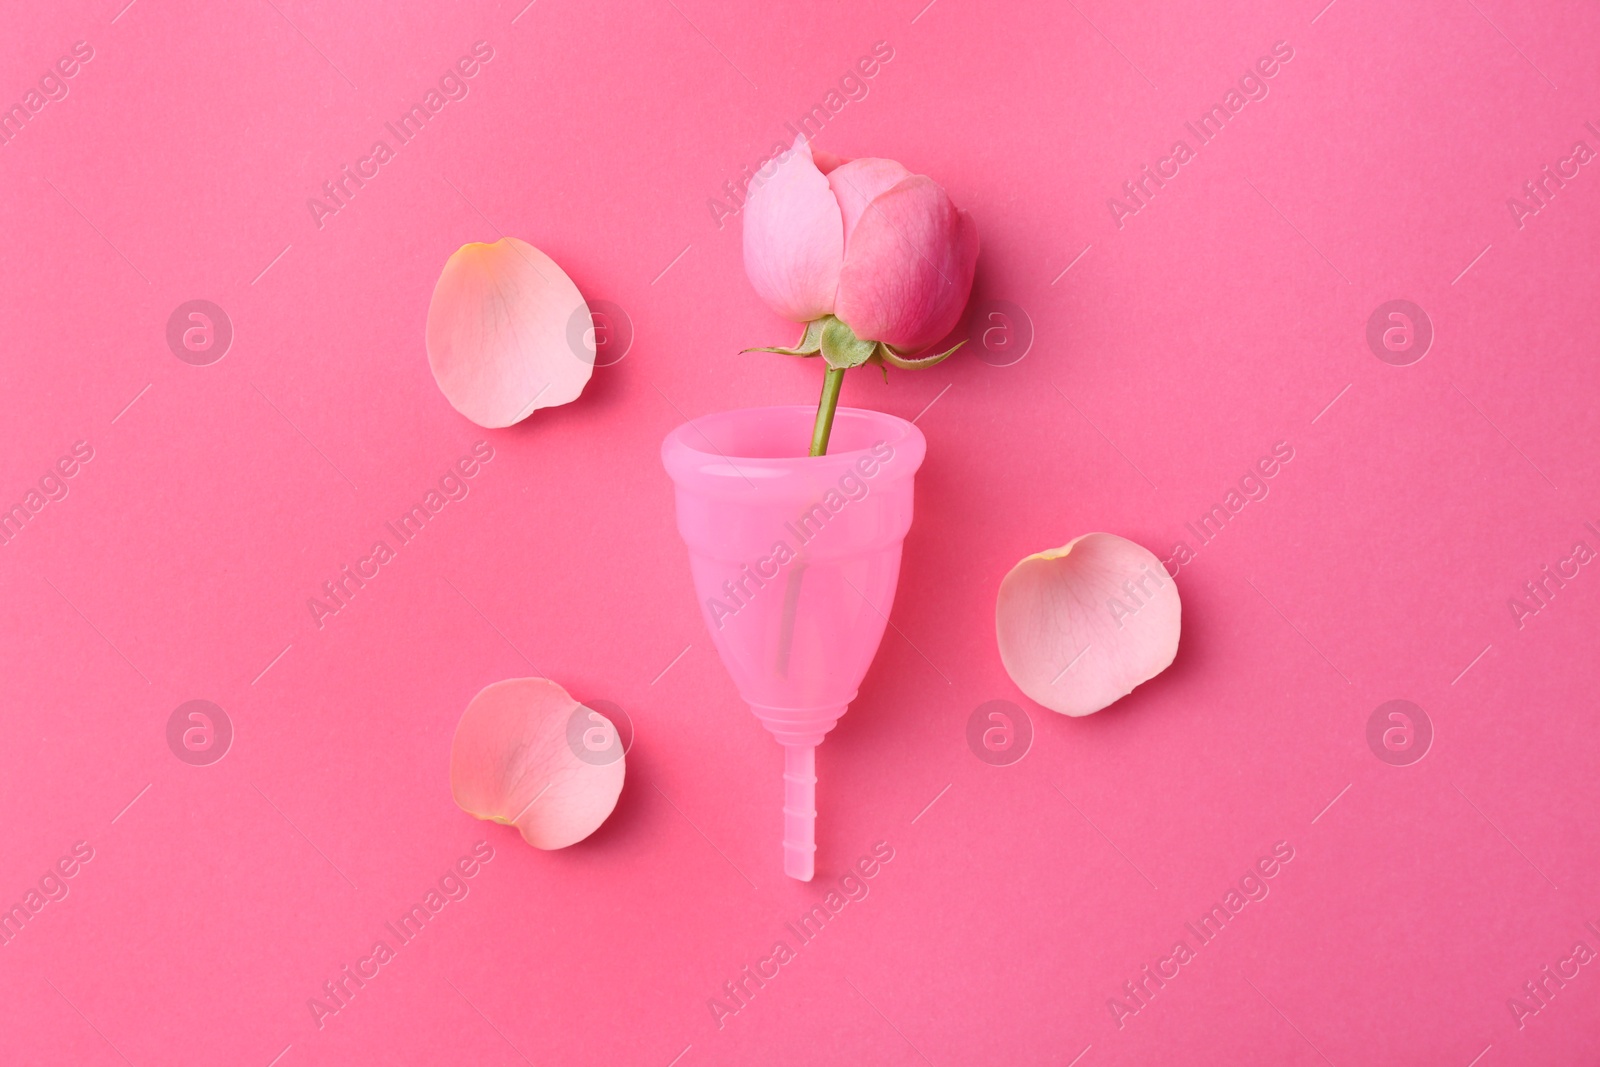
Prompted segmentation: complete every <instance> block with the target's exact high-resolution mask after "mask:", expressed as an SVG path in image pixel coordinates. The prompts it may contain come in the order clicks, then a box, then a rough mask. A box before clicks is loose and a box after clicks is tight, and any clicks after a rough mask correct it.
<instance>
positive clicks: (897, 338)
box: [744, 135, 978, 369]
mask: <svg viewBox="0 0 1600 1067" xmlns="http://www.w3.org/2000/svg"><path fill="white" fill-rule="evenodd" d="M773 166H775V168H776V169H775V173H773V174H772V176H771V177H769V178H766V180H765V181H762V182H761V184H759V185H757V186H754V187H753V188H752V189H751V192H750V196H749V199H748V201H747V202H746V204H745V206H744V265H745V272H746V273H747V274H748V275H749V276H750V283H751V284H752V285H753V286H755V290H756V292H757V293H758V294H759V295H760V297H761V299H763V300H764V301H766V303H767V304H768V306H770V307H771V308H772V310H774V311H776V312H777V313H778V314H779V315H782V316H783V317H784V318H786V319H790V320H792V321H795V322H804V323H808V324H809V326H808V328H807V331H806V336H805V338H803V339H802V341H801V343H800V345H799V346H797V347H796V348H795V349H780V350H778V351H786V352H790V353H791V354H795V355H812V354H816V353H817V352H818V351H819V349H820V350H821V353H822V355H824V356H825V357H827V361H828V364H829V366H830V367H835V368H840V369H842V368H843V367H852V366H858V365H860V364H861V363H864V362H867V361H868V360H869V359H879V358H881V359H884V360H886V361H887V362H890V363H893V364H895V365H898V366H925V365H928V364H929V363H932V362H937V359H939V358H943V356H942V355H941V356H939V357H934V358H929V359H927V360H905V359H901V358H899V357H901V356H905V355H910V354H915V353H918V352H921V351H922V350H923V349H925V348H927V347H928V346H929V345H932V344H933V343H934V342H935V341H938V340H939V339H940V338H942V337H944V336H945V335H947V334H948V333H949V332H950V331H951V330H952V329H954V328H955V326H956V323H957V322H959V321H960V319H961V313H962V310H963V309H964V308H965V307H966V303H967V296H968V294H969V293H970V292H971V290H972V272H973V267H974V266H975V265H976V263H977V259H978V228H977V226H976V225H975V224H974V223H973V221H972V217H971V216H970V215H968V214H967V213H966V212H965V211H962V210H960V209H958V208H957V207H956V206H955V205H954V204H953V203H951V202H950V197H949V196H948V195H947V194H946V193H945V191H944V189H942V188H941V187H940V186H939V184H938V183H937V182H935V181H934V180H933V179H932V178H929V177H927V176H925V175H921V174H912V173H911V172H910V171H909V170H907V169H906V168H905V167H903V166H901V165H900V164H899V163H896V162H895V161H893V160H890V159H854V160H849V161H844V160H840V159H838V158H837V157H834V156H831V155H828V154H827V153H823V152H818V153H817V154H816V155H815V156H813V154H812V151H811V146H810V145H809V144H808V143H807V142H806V139H805V137H804V136H803V135H802V136H799V137H796V138H795V142H794V148H793V149H791V150H790V151H789V152H788V153H786V158H785V157H779V159H778V160H776V161H775V162H774V164H773ZM830 316H831V317H832V319H835V320H838V322H839V323H842V325H843V326H845V327H848V331H844V330H840V329H839V328H838V325H837V324H835V323H832V322H830V321H829V319H830ZM824 327H827V329H826V330H825V329H824ZM829 334H832V335H833V336H832V337H830V336H828V335H829ZM830 342H832V343H830ZM807 349H809V351H808V350H807ZM952 351H953V350H952ZM945 354H946V355H947V354H948V353H945ZM858 357H859V358H858Z"/></svg>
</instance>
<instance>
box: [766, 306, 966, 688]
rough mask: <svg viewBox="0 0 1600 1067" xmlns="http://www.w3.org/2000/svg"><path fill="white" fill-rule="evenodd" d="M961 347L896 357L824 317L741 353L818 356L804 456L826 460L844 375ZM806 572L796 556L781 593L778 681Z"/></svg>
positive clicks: (928, 360)
mask: <svg viewBox="0 0 1600 1067" xmlns="http://www.w3.org/2000/svg"><path fill="white" fill-rule="evenodd" d="M965 343H966V342H965V341H962V342H959V343H957V344H956V345H955V347H954V348H951V349H948V350H947V351H944V352H940V353H938V354H937V355H932V356H922V357H908V356H903V355H900V354H898V353H896V352H895V351H894V350H893V349H892V348H890V347H889V346H888V345H886V344H884V343H883V342H881V341H869V340H863V339H862V338H860V337H857V336H856V333H855V331H854V330H852V329H851V328H850V327H849V325H848V324H847V323H845V322H844V321H842V320H841V319H840V318H839V317H838V316H837V315H824V316H822V317H821V318H819V319H813V320H812V321H811V322H808V323H806V332H805V334H804V335H802V336H801V338H800V340H799V341H798V342H797V343H796V344H795V345H794V346H793V347H792V348H782V347H771V348H747V349H745V351H746V352H778V353H781V354H783V355H786V356H802V357H811V356H821V357H822V358H823V361H824V362H825V363H826V364H827V367H828V369H827V372H826V373H825V374H824V375H823V376H822V398H821V399H820V400H818V401H817V422H816V426H815V427H814V428H813V429H812V431H811V452H810V453H809V454H810V455H812V456H825V455H827V454H828V438H829V437H831V436H832V435H833V416H834V414H835V413H837V412H838V410H839V389H840V387H841V386H843V385H844V372H845V371H847V370H849V369H850V368H851V367H859V366H862V365H863V364H866V363H876V364H878V365H879V367H880V368H882V369H883V371H884V378H885V380H887V379H888V376H889V372H888V369H887V368H888V367H891V366H893V367H900V368H902V369H904V370H915V369H917V368H919V367H931V366H933V365H934V364H935V363H939V362H941V361H943V360H945V359H948V358H949V357H950V354H951V353H953V352H954V351H955V350H956V349H957V348H960V347H961V345H963V344H965ZM805 571H806V561H805V557H804V554H803V552H802V554H800V555H798V556H797V557H796V559H795V561H794V566H793V567H792V568H791V569H790V571H789V580H788V583H787V587H786V589H785V591H784V598H783V621H782V624H781V629H780V630H779V632H778V657H777V663H776V667H777V671H778V675H779V677H787V676H788V674H789V653H790V650H791V648H792V647H793V645H794V619H795V613H796V612H797V611H798V610H799V607H800V579H801V577H802V576H803V575H804V574H805Z"/></svg>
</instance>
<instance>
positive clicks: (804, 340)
mask: <svg viewBox="0 0 1600 1067" xmlns="http://www.w3.org/2000/svg"><path fill="white" fill-rule="evenodd" d="M832 317H833V316H831V315H824V316H823V317H822V318H820V319H812V320H811V321H810V322H808V323H806V332H805V333H804V334H802V335H801V337H800V340H799V341H798V342H797V343H796V344H795V346H794V347H793V348H745V349H741V350H740V352H739V354H740V355H744V353H746V352H776V353H778V355H780V356H814V355H817V354H818V353H819V352H821V351H822V327H823V324H824V323H825V322H827V321H828V319H830V318H832Z"/></svg>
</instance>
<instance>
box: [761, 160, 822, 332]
mask: <svg viewBox="0 0 1600 1067" xmlns="http://www.w3.org/2000/svg"><path fill="white" fill-rule="evenodd" d="M775 168H776V169H775V172H774V173H773V174H772V176H771V177H768V178H766V179H765V180H762V181H761V182H760V184H754V183H752V185H751V188H750V198H749V199H748V200H747V201H745V205H744V270H745V273H746V274H747V275H749V277H750V284H751V285H752V286H754V287H755V290H756V295H758V296H760V297H761V299H762V300H764V301H766V303H767V306H768V307H770V308H772V310H773V311H776V312H777V313H778V314H779V315H782V316H783V317H784V318H786V319H789V320H791V321H793V322H809V321H811V320H812V319H819V318H821V317H822V316H824V315H827V314H831V313H832V311H833V301H834V294H835V293H836V292H838V289H839V268H840V267H841V266H842V265H843V264H844V223H843V221H841V219H840V215H839V203H838V201H837V200H835V199H834V198H833V192H832V190H830V189H829V188H828V179H827V178H825V177H823V174H822V172H821V171H820V170H818V169H817V166H816V164H815V163H814V162H813V161H812V159H811V146H810V145H809V144H807V143H806V139H805V135H804V134H801V135H800V136H797V137H796V138H795V139H794V149H793V150H792V151H791V152H790V153H789V158H788V159H785V160H782V161H780V162H776V163H775ZM763 169H764V168H763Z"/></svg>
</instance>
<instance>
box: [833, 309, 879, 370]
mask: <svg viewBox="0 0 1600 1067" xmlns="http://www.w3.org/2000/svg"><path fill="white" fill-rule="evenodd" d="M821 321H822V358H823V359H825V360H827V361H828V366H830V367H832V368H833V369H834V370H849V369H850V368H851V367H859V366H861V364H863V363H865V362H866V361H867V360H869V359H871V358H872V355H873V353H874V352H875V351H877V348H878V342H876V341H863V340H862V339H861V338H859V337H857V336H856V332H855V331H854V330H852V329H851V328H850V327H849V326H846V325H845V324H844V322H843V321H841V320H840V319H838V318H836V317H834V316H832V315H829V316H828V317H827V318H825V319H823V320H821Z"/></svg>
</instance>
